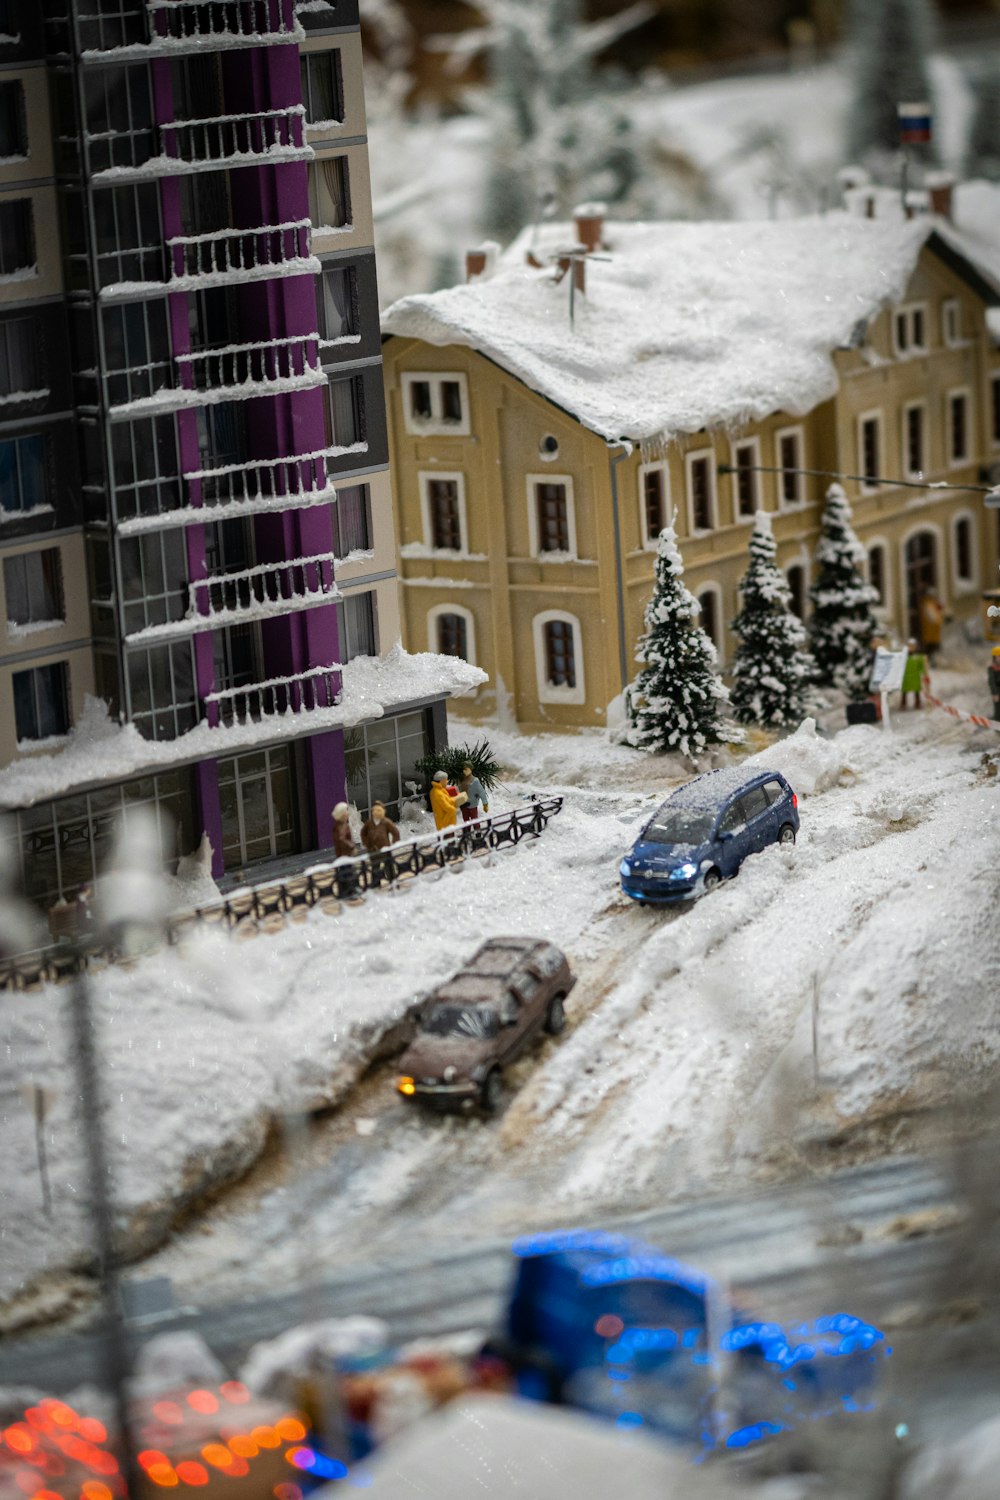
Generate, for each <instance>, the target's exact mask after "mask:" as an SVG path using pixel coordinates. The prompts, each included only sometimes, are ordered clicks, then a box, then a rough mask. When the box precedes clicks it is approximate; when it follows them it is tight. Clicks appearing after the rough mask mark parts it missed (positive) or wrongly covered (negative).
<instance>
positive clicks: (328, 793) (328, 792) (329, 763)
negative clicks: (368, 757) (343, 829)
mask: <svg viewBox="0 0 1000 1500" xmlns="http://www.w3.org/2000/svg"><path fill="white" fill-rule="evenodd" d="M306 753H307V755H308V757H309V782H310V788H311V791H312V808H311V811H312V816H313V823H314V830H313V831H314V836H315V840H316V847H317V848H318V849H326V848H328V847H329V845H330V843H331V841H332V837H333V827H332V824H333V809H334V808H335V807H336V805H337V803H338V802H343V801H345V800H346V797H347V772H346V764H345V758H344V735H343V731H342V730H339V729H334V730H331V731H330V733H329V734H314V735H313V736H312V738H311V739H308V740H307V741H306Z"/></svg>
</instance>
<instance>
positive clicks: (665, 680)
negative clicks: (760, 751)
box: [625, 526, 740, 759]
mask: <svg viewBox="0 0 1000 1500" xmlns="http://www.w3.org/2000/svg"><path fill="white" fill-rule="evenodd" d="M698 611H699V605H698V601H697V599H696V598H695V597H694V595H693V594H692V593H690V591H689V590H688V589H687V587H686V586H685V584H684V564H683V562H682V560H681V554H680V552H679V550H678V547H677V534H676V532H675V531H674V528H673V527H672V526H668V527H667V528H666V529H665V530H664V531H661V532H660V540H659V543H658V545H657V549H656V581H655V583H654V585H653V595H652V598H651V599H650V601H649V603H648V604H647V606H646V614H645V622H646V630H645V633H644V634H643V635H642V636H640V638H639V645H638V648H637V650H636V660H637V661H639V662H641V663H642V670H641V671H640V672H639V674H638V676H637V677H636V679H635V681H634V682H633V683H631V684H630V686H629V687H628V688H627V689H626V692H625V711H626V714H627V717H628V724H629V728H628V732H627V736H626V738H627V740H628V743H629V744H630V745H635V746H636V748H637V749H640V750H648V751H650V752H656V751H660V752H665V751H677V752H679V753H680V754H681V755H687V756H689V757H691V758H692V759H693V758H694V757H696V756H697V755H698V754H699V753H700V752H701V751H702V750H704V749H705V748H706V747H707V746H708V745H718V744H721V743H723V742H724V741H727V740H736V739H739V738H740V735H739V733H738V732H735V731H734V730H733V729H731V728H729V727H727V726H726V725H725V724H724V723H723V721H722V718H721V716H720V708H721V705H722V704H723V703H724V702H725V701H726V699H727V698H728V696H729V694H728V692H727V690H726V687H725V684H724V683H723V682H722V679H721V678H720V676H719V673H718V669H717V667H716V653H715V647H714V646H713V645H712V642H711V641H710V640H709V638H708V636H707V635H706V634H705V632H704V630H702V628H701V626H700V625H698V624H697V623H696V618H695V617H696V616H697V614H698Z"/></svg>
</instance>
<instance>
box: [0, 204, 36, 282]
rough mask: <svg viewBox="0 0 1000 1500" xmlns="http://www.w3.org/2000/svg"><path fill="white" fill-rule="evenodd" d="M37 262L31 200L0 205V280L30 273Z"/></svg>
mask: <svg viewBox="0 0 1000 1500" xmlns="http://www.w3.org/2000/svg"><path fill="white" fill-rule="evenodd" d="M36 260H37V256H36V254H35V221H34V216H33V212H32V204H31V199H30V198H14V199H13V200H8V201H7V202H5V203H4V202H0V276H16V275H17V274H18V272H24V271H30V270H33V269H34V266H35V263H36Z"/></svg>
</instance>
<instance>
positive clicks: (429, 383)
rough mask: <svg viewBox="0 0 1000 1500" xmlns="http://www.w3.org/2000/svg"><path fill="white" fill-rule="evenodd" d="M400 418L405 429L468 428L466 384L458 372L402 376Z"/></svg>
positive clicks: (464, 430)
mask: <svg viewBox="0 0 1000 1500" xmlns="http://www.w3.org/2000/svg"><path fill="white" fill-rule="evenodd" d="M403 420H404V421H405V423H406V430H407V432H414V433H435V432H441V433H454V434H456V435H460V434H464V433H467V432H468V431H469V388H468V384H467V382H466V379H465V376H464V375H461V374H447V375H437V374H433V373H427V374H424V373H423V372H421V373H420V374H416V373H414V374H410V373H409V372H408V373H407V374H405V375H404V376H403Z"/></svg>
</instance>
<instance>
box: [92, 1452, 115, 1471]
mask: <svg viewBox="0 0 1000 1500" xmlns="http://www.w3.org/2000/svg"><path fill="white" fill-rule="evenodd" d="M90 1467H91V1468H92V1469H94V1470H96V1472H97V1473H98V1474H104V1475H105V1476H106V1477H108V1478H110V1476H111V1475H112V1474H117V1473H118V1460H117V1458H115V1455H114V1454H113V1453H106V1452H105V1451H104V1449H103V1448H95V1449H94V1452H93V1457H92V1458H91V1460H90Z"/></svg>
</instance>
